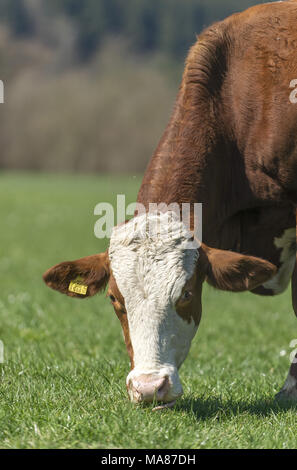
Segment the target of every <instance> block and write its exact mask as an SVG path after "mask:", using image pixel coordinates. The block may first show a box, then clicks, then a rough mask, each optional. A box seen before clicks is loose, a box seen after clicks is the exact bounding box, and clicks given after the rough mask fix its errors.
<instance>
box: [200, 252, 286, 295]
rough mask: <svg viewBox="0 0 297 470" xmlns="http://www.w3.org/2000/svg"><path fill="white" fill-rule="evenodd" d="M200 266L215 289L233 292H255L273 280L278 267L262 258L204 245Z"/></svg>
mask: <svg viewBox="0 0 297 470" xmlns="http://www.w3.org/2000/svg"><path fill="white" fill-rule="evenodd" d="M199 251H200V258H199V261H198V266H199V265H201V267H202V269H203V270H204V274H205V276H206V281H207V282H208V283H209V284H211V285H212V286H213V287H216V288H217V289H221V290H227V291H232V292H243V291H247V290H253V289H255V288H256V287H258V286H260V285H262V284H263V283H264V282H266V281H268V280H269V279H271V278H272V277H273V276H274V275H275V274H276V271H277V268H276V266H274V265H273V264H271V263H269V262H268V261H265V260H263V259H261V258H256V257H254V256H246V255H241V254H239V253H234V252H232V251H227V250H217V249H215V248H209V247H208V246H206V245H204V244H203V243H202V245H201V248H200V250H199Z"/></svg>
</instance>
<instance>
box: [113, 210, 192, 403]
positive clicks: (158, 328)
mask: <svg viewBox="0 0 297 470" xmlns="http://www.w3.org/2000/svg"><path fill="white" fill-rule="evenodd" d="M189 238H190V234H189V232H188V231H187V229H186V227H185V226H184V224H183V223H181V222H179V221H178V220H177V218H176V217H174V215H173V214H168V213H166V214H148V215H146V214H145V215H142V216H139V217H137V218H136V219H134V221H132V222H129V223H127V224H125V225H123V226H120V227H117V228H115V229H114V231H113V234H112V237H111V241H110V247H109V259H110V265H111V271H112V274H113V276H114V278H115V281H116V283H117V287H118V289H119V291H120V293H121V295H122V297H123V298H124V301H125V308H126V314H127V321H128V328H129V334H130V340H131V344H132V349H133V364H134V368H133V369H132V371H131V372H130V373H129V375H128V377H127V388H128V392H129V395H130V398H131V400H132V401H134V402H137V401H143V400H147V401H151V400H152V399H153V396H152V395H153V394H156V398H157V399H162V401H164V402H169V401H172V400H174V399H175V398H177V397H178V396H180V395H181V394H182V386H181V383H180V380H179V377H178V372H177V371H178V368H179V367H180V366H181V364H182V363H183V361H184V360H185V358H186V356H187V354H188V351H189V348H190V345H191V341H192V339H193V337H194V335H195V333H196V331H197V327H198V324H197V322H195V320H194V319H195V318H197V317H198V315H199V313H200V312H196V313H197V315H195V312H194V315H193V316H192V317H189V318H188V319H186V318H182V316H181V315H180V314H179V310H178V304H179V302H183V300H185V301H187V300H188V301H190V300H191V298H190V297H191V296H193V295H194V293H193V292H191V291H186V292H184V288H185V286H186V284H187V282H189V281H190V280H191V279H192V278H193V276H194V273H195V269H196V263H197V259H198V250H194V249H188V248H187V247H188V246H189ZM183 297H189V299H187V298H186V299H183ZM197 308H199V307H198V306H197ZM156 384H157V385H158V384H159V385H160V386H159V388H158V387H157V386H156ZM151 387H152V388H151Z"/></svg>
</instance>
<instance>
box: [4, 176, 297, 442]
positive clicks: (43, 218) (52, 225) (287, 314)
mask: <svg viewBox="0 0 297 470" xmlns="http://www.w3.org/2000/svg"><path fill="white" fill-rule="evenodd" d="M139 184H140V178H139V177H132V176H131V177H122V178H120V177H118V178H115V177H113V178H111V177H107V176H106V177H105V176H104V177H103V176H96V177H89V176H65V175H64V176H62V175H59V176H55V175H38V174H36V175H24V174H5V173H4V174H3V173H2V174H1V175H0V208H1V209H0V215H1V233H0V283H1V284H0V318H1V322H0V339H1V340H2V341H3V343H4V347H5V362H4V364H1V365H0V374H1V382H0V400H1V406H0V447H1V448H32V447H34V448H172V449H174V448H187V449H188V448H296V444H297V437H296V427H297V414H296V407H293V406H289V405H286V406H285V405H284V406H282V407H281V406H279V405H277V404H276V403H275V402H274V394H275V393H276V392H278V391H279V389H280V387H281V386H282V384H283V382H284V380H285V377H286V375H287V372H288V368H289V353H290V347H289V344H290V342H291V341H292V339H295V338H297V319H296V318H295V316H294V314H293V310H292V307H291V300H290V291H289V290H288V291H287V292H286V293H285V294H283V295H281V296H278V297H275V298H261V297H256V296H253V295H252V294H240V295H235V294H229V293H222V292H217V291H215V290H213V289H211V288H209V287H206V288H205V289H204V294H203V305H204V309H203V318H202V322H201V325H200V328H199V331H198V334H197V336H196V338H195V340H194V342H193V346H192V349H191V352H190V354H189V356H188V358H187V360H186V362H185V364H184V365H183V367H182V369H181V374H180V375H181V380H182V382H183V385H184V396H183V397H182V398H181V399H180V400H179V402H178V403H177V405H176V407H175V408H174V409H172V410H165V411H163V412H154V413H152V411H151V407H146V408H142V407H135V406H134V405H132V404H130V403H129V401H128V398H127V395H126V390H125V378H126V375H127V373H128V370H129V361H128V355H127V353H126V350H125V346H124V342H123V338H122V334H121V328H120V324H119V322H118V320H117V318H116V316H115V314H114V312H113V309H112V307H111V305H110V304H109V301H108V300H107V299H106V298H105V296H104V295H102V296H97V297H94V298H92V299H89V300H86V301H79V300H74V299H70V298H68V297H66V296H62V295H60V294H58V293H56V292H53V291H51V290H50V289H48V288H46V287H45V285H44V284H43V282H42V279H41V276H42V273H43V271H45V270H46V269H47V268H48V267H50V266H52V265H53V264H55V263H57V262H60V261H63V260H67V259H76V258H79V257H82V256H86V255H89V254H93V253H96V252H99V251H102V250H103V249H105V248H106V246H107V242H106V241H101V240H98V239H96V238H95V236H94V234H93V227H94V223H95V221H96V220H97V218H98V216H94V215H93V211H94V207H95V205H96V204H97V203H98V202H101V201H110V202H112V203H115V201H116V194H117V193H119V194H126V195H127V201H128V202H131V201H133V200H135V198H136V194H137V190H138V187H139ZM283 350H286V352H287V353H286V355H284V356H282V355H281V354H280V352H281V351H283Z"/></svg>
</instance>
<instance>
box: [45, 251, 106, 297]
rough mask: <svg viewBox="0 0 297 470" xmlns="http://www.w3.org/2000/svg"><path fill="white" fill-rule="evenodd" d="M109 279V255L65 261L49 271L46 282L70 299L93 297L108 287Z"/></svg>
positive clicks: (103, 254) (102, 254)
mask: <svg viewBox="0 0 297 470" xmlns="http://www.w3.org/2000/svg"><path fill="white" fill-rule="evenodd" d="M108 279H109V260H108V254H107V252H105V253H100V254H99V255H93V256H87V257H85V258H81V259H78V260H76V261H65V262H63V263H60V264H57V265H56V266H53V267H52V268H50V269H48V270H47V271H46V272H45V273H44V275H43V280H44V282H45V283H46V284H47V285H48V286H49V287H51V289H55V290H57V291H59V292H61V293H62V294H66V295H69V297H76V298H79V299H84V298H86V297H92V296H93V295H95V294H97V293H98V292H100V291H101V290H103V289H104V288H105V287H106V284H107V283H108Z"/></svg>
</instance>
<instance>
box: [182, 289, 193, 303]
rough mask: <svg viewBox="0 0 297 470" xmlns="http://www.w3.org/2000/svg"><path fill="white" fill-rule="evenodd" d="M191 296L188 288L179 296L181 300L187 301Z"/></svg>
mask: <svg viewBox="0 0 297 470" xmlns="http://www.w3.org/2000/svg"><path fill="white" fill-rule="evenodd" d="M192 297H193V294H192V292H191V291H189V290H185V291H184V293H183V295H182V296H181V300H183V301H185V302H188V301H189V300H191V298H192Z"/></svg>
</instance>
